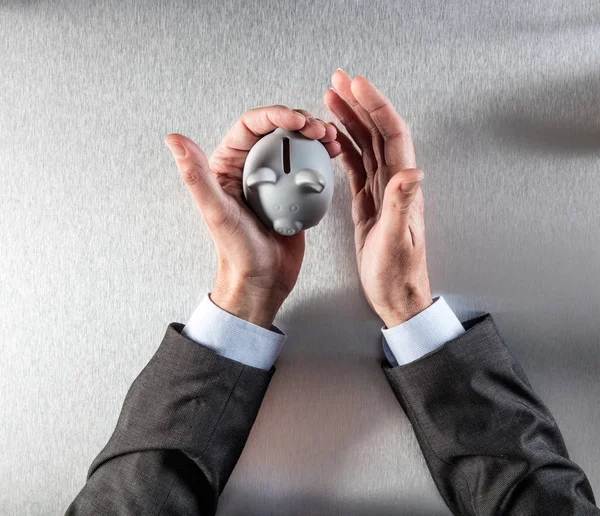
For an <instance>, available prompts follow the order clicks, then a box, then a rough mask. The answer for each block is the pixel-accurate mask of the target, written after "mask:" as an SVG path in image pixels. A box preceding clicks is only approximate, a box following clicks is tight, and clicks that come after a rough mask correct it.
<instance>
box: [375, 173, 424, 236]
mask: <svg viewBox="0 0 600 516" xmlns="http://www.w3.org/2000/svg"><path fill="white" fill-rule="evenodd" d="M424 177H425V174H424V173H423V171H421V170H419V169H416V168H410V169H407V170H401V171H400V172H397V173H396V174H394V175H393V176H392V178H391V179H390V181H389V182H388V184H387V185H386V187H385V192H384V194H383V203H382V207H381V216H380V221H381V223H382V225H383V227H384V228H385V229H387V230H388V231H390V232H391V233H402V232H404V231H406V229H407V228H408V220H409V216H410V211H411V209H412V205H413V203H414V202H415V199H416V197H417V194H418V193H419V188H420V185H421V181H422V180H423V178H424Z"/></svg>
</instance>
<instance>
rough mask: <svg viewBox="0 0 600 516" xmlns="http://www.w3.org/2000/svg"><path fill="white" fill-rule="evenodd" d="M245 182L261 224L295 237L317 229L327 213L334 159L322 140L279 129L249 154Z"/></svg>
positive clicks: (251, 204) (250, 200)
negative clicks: (301, 232)
mask: <svg viewBox="0 0 600 516" xmlns="http://www.w3.org/2000/svg"><path fill="white" fill-rule="evenodd" d="M242 183H243V191H244V197H245V199H246V202H247V204H248V206H249V207H250V209H251V210H252V211H253V212H254V213H255V214H256V216H257V217H258V218H259V219H260V220H261V222H262V223H263V224H264V225H265V226H266V227H268V228H270V229H273V230H275V231H276V232H277V233H279V234H280V235H286V236H291V235H294V234H296V233H298V232H299V231H300V230H302V229H308V228H311V227H313V226H316V225H317V224H318V223H319V222H320V221H321V220H322V219H323V217H324V216H325V214H326V213H327V210H328V209H329V206H330V204H331V200H332V198H333V186H334V175H333V167H332V165H331V158H330V157H329V154H328V152H327V150H326V149H325V147H324V146H323V144H322V143H321V142H319V141H318V140H311V139H310V138H306V137H305V136H304V135H302V134H301V133H299V132H291V131H286V130H284V129H281V128H278V129H276V130H275V131H273V132H272V133H269V134H267V135H266V136H263V137H262V138H261V139H260V140H259V141H258V142H257V143H256V144H255V145H254V146H253V147H252V149H250V152H249V153H248V157H247V158H246V163H245V164H244V173H243V177H242Z"/></svg>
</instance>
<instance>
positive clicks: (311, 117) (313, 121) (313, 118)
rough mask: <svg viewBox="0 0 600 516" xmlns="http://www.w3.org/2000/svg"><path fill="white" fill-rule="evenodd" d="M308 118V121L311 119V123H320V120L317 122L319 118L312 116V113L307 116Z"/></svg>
mask: <svg viewBox="0 0 600 516" xmlns="http://www.w3.org/2000/svg"><path fill="white" fill-rule="evenodd" d="M307 120H308V121H309V122H310V123H311V124H317V123H318V122H317V119H316V118H315V117H314V116H312V115H308V118H307Z"/></svg>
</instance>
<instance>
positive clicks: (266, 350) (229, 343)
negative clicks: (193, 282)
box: [181, 292, 287, 371]
mask: <svg viewBox="0 0 600 516" xmlns="http://www.w3.org/2000/svg"><path fill="white" fill-rule="evenodd" d="M181 334H182V335H183V336H185V337H187V338H189V339H191V340H193V341H195V342H197V343H198V344H201V345H202V346H205V347H207V348H210V349H212V350H213V351H215V352H216V353H217V354H219V355H221V356H224V357H227V358H230V359H231V360H235V361H237V362H241V363H242V364H245V365H249V366H252V367H257V368H259V369H264V370H265V371H268V370H270V369H271V367H272V366H273V364H274V363H275V360H276V359H277V357H278V356H279V353H280V351H281V348H282V347H283V344H284V343H285V341H286V339H287V335H286V334H285V333H284V332H282V331H281V330H280V329H279V328H278V327H277V326H275V325H271V329H269V330H267V329H266V328H262V327H261V326H257V325H256V324H253V323H251V322H249V321H245V320H244V319H240V318H239V317H236V316H235V315H233V314H230V313H229V312H227V311H225V310H223V309H222V308H220V307H218V306H217V305H216V304H215V303H213V301H212V300H211V299H210V292H209V293H208V294H206V295H205V296H204V298H203V299H202V301H201V302H200V304H199V305H198V307H197V308H196V310H195V311H194V313H193V314H192V316H191V317H190V320H189V321H188V323H187V324H186V325H185V327H184V328H183V330H182V332H181Z"/></svg>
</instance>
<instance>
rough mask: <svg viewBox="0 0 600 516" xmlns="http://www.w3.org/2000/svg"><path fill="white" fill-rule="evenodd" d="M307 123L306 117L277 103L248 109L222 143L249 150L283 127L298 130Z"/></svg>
mask: <svg viewBox="0 0 600 516" xmlns="http://www.w3.org/2000/svg"><path fill="white" fill-rule="evenodd" d="M304 124H306V117H305V116H304V115H302V113H298V112H297V111H294V110H292V109H290V108H289V107H287V106H282V105H279V104H278V105H275V106H267V107H260V108H255V109H251V110H249V111H246V112H245V113H244V114H243V115H242V116H241V117H240V119H239V120H238V121H237V122H236V123H235V124H234V126H233V127H232V128H231V129H230V130H229V132H228V133H227V134H226V135H225V138H223V141H222V142H221V145H225V146H227V147H229V148H231V149H234V150H242V151H249V150H250V149H251V148H252V146H253V145H254V144H255V143H256V142H257V141H258V140H260V138H261V137H262V136H264V135H265V134H268V133H270V132H271V131H273V130H275V129H277V128H278V127H281V128H282V129H286V130H287V131H297V130H299V129H301V128H302V127H304Z"/></svg>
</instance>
